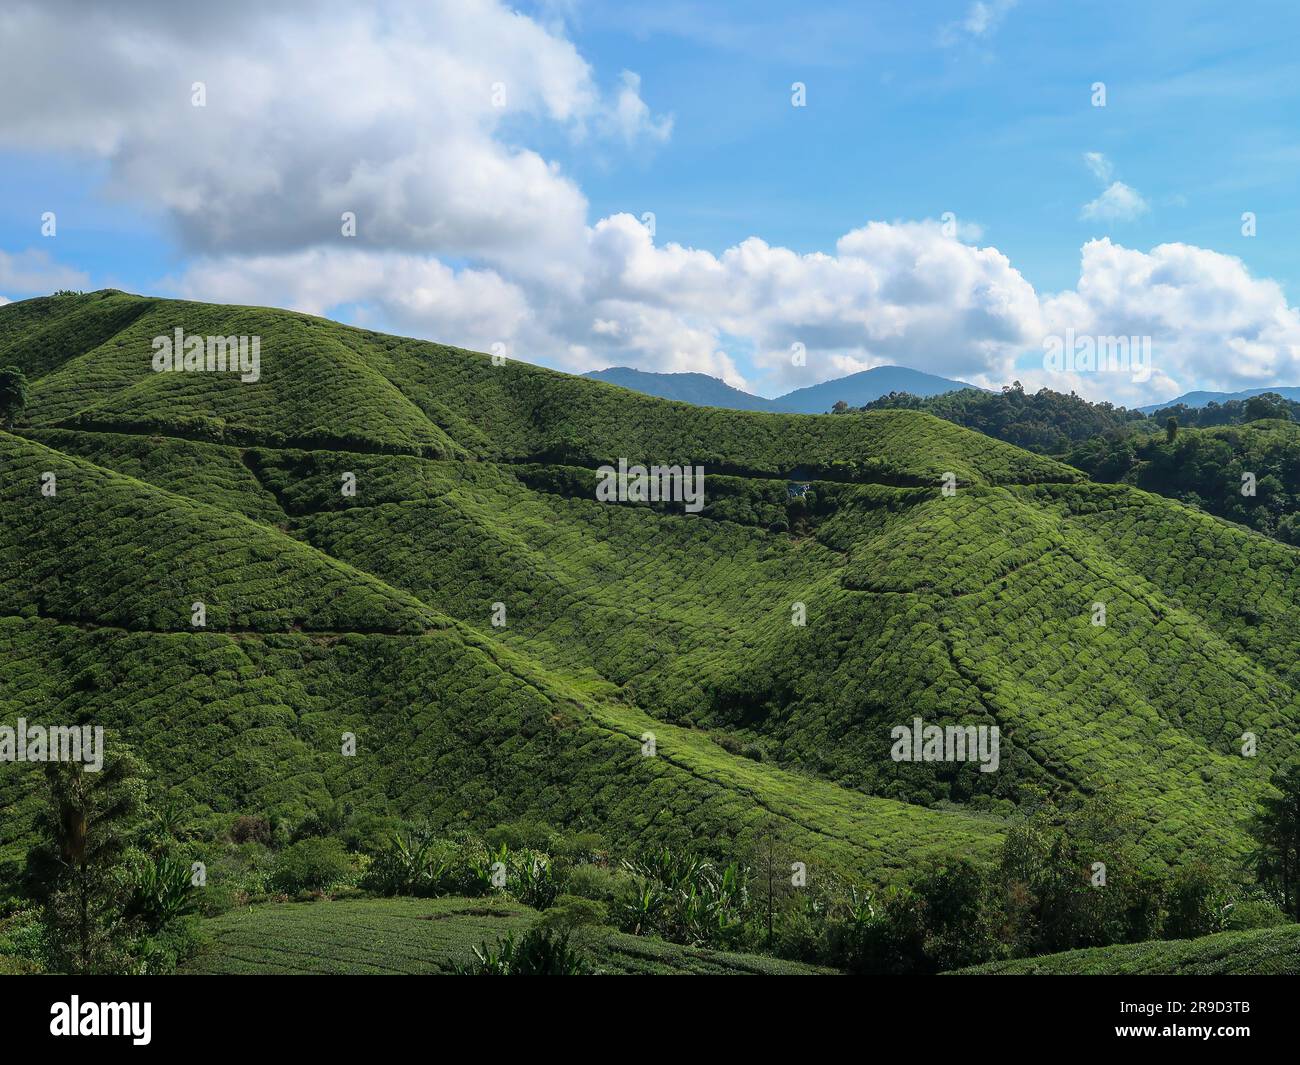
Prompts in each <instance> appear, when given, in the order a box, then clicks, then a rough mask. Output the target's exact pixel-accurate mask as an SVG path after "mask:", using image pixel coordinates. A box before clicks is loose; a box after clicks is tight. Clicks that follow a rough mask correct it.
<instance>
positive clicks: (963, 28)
mask: <svg viewBox="0 0 1300 1065" xmlns="http://www.w3.org/2000/svg"><path fill="white" fill-rule="evenodd" d="M1016 2H1017V0H974V3H972V4H971V5H970V7H968V8H967V9H966V14H965V16H964V17H963V18H961V19H959V20H958V21H956V22H950V23H948V24H947V25H946V26H944V27H943V29H942V30H940V31H939V41H940V43H941V44H944V45H951V44H956V43H957V42H959V41H961V40H962V39H963V38H966V39H975V40H982V39H984V38H987V37H991V36H992V35H993V32H994V31H995V30H996V29H997V28H998V26H999V25H1001V23H1002V20H1003V19H1004V18H1006V16H1007V13H1008V12H1010V11H1011V9H1012V8H1013V7H1015V6H1016Z"/></svg>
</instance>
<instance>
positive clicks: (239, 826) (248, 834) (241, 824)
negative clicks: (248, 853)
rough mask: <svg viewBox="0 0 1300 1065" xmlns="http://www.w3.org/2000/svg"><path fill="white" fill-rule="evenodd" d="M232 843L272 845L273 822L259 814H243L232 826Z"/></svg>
mask: <svg viewBox="0 0 1300 1065" xmlns="http://www.w3.org/2000/svg"><path fill="white" fill-rule="evenodd" d="M230 841H231V842H232V843H260V844H262V845H263V846H266V847H269V846H270V845H271V822H270V821H268V820H267V819H266V818H265V817H261V816H259V815H258V814H241V815H240V816H239V817H236V818H235V823H234V824H233V825H231V826H230Z"/></svg>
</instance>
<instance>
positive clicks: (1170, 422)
mask: <svg viewBox="0 0 1300 1065" xmlns="http://www.w3.org/2000/svg"><path fill="white" fill-rule="evenodd" d="M1177 437H1178V419H1177V418H1175V417H1174V416H1173V415H1172V414H1171V415H1169V418H1168V419H1167V420H1166V421H1165V439H1166V440H1167V441H1169V443H1171V444H1172V443H1173V442H1174V440H1175V439H1176V438H1177Z"/></svg>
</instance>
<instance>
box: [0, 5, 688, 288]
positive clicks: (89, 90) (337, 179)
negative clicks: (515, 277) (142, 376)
mask: <svg viewBox="0 0 1300 1065" xmlns="http://www.w3.org/2000/svg"><path fill="white" fill-rule="evenodd" d="M301 6H302V7H303V13H302V17H293V18H286V17H285V16H284V13H283V10H282V8H281V6H279V5H264V4H253V3H249V2H245V0H239V2H235V3H231V4H223V5H207V6H206V9H205V10H192V9H190V8H189V7H184V6H182V5H164V4H160V3H159V4H152V3H150V4H141V5H136V6H133V7H128V8H122V9H115V10H109V9H106V8H97V7H86V6H85V5H81V4H75V3H69V2H67V0H48V2H45V0H42V2H41V3H40V4H36V3H26V4H23V3H19V4H16V5H8V6H7V7H6V10H5V12H4V13H3V14H0V51H2V52H3V54H4V55H5V63H4V64H2V65H0V98H4V99H20V98H21V99H23V100H24V106H23V107H22V108H5V109H3V111H2V112H0V146H4V147H16V148H20V149H23V150H28V151H31V150H46V151H56V152H61V153H71V154H73V155H77V156H86V155H89V156H92V157H95V158H97V159H102V160H104V161H105V162H106V163H107V173H108V191H109V192H110V193H114V194H116V195H118V196H121V197H129V198H131V199H133V200H143V201H145V202H147V203H149V204H150V205H154V206H157V207H158V208H161V210H162V211H163V212H164V213H165V215H166V216H167V217H168V218H169V219H170V220H171V221H172V222H173V223H174V226H175V229H176V232H177V233H178V234H179V236H180V237H181V239H182V241H183V243H184V245H185V247H186V249H187V250H189V251H190V252H192V253H198V254H215V253H225V252H244V253H253V252H270V251H287V250H294V249H297V248H301V247H305V246H309V245H313V244H320V245H324V244H329V243H334V242H338V241H340V240H342V239H343V238H342V237H341V236H340V215H341V213H342V212H344V211H352V212H355V213H356V215H357V235H356V238H355V241H356V243H357V244H358V245H361V246H363V247H366V248H394V249H404V250H417V249H418V250H420V251H422V252H426V253H429V252H432V253H436V254H441V255H446V256H455V257H467V256H468V257H478V258H481V259H484V260H488V261H498V260H500V261H505V260H507V259H514V260H516V268H519V267H520V263H519V262H518V261H517V260H520V259H521V258H523V257H524V253H523V252H522V251H521V249H525V248H526V249H528V251H527V257H528V258H529V259H531V260H532V261H534V262H536V263H545V262H546V261H547V260H548V259H549V258H551V257H554V256H555V255H557V254H564V253H565V250H566V249H565V248H564V242H565V241H566V240H568V239H570V238H572V237H573V236H574V235H575V234H580V233H581V230H582V226H583V223H584V221H585V213H586V206H587V205H586V200H585V197H584V196H583V195H582V193H581V191H580V190H579V189H578V188H577V186H576V185H575V184H574V183H573V182H572V181H571V180H570V179H569V178H567V177H566V176H565V175H564V174H562V173H561V172H560V170H559V168H558V167H557V166H556V165H554V164H553V163H550V162H547V161H546V160H545V159H543V158H542V157H541V156H540V155H539V154H538V153H537V152H535V151H533V150H530V149H529V148H528V147H526V146H525V144H523V143H520V142H521V141H526V139H527V136H528V135H529V131H531V130H540V129H543V128H550V129H551V130H558V131H559V132H560V133H561V134H562V135H567V136H569V137H571V138H574V139H575V140H582V139H584V138H588V137H590V136H591V135H592V134H593V133H595V134H598V135H601V136H609V137H613V138H616V139H617V140H618V141H620V142H624V143H631V142H635V141H638V140H641V139H642V138H645V139H648V140H650V141H652V142H653V141H662V140H664V139H665V138H666V137H667V136H668V135H669V132H670V130H671V120H669V119H666V118H658V117H655V116H654V115H653V114H652V112H651V110H650V108H649V107H648V106H647V105H646V104H645V102H644V101H643V100H642V99H641V96H640V79H639V77H638V76H637V75H636V74H634V73H632V72H627V73H625V74H624V75H623V78H622V80H621V82H620V85H619V87H618V89H617V91H616V93H615V94H614V96H613V98H612V99H609V98H607V97H606V96H605V94H603V93H602V92H601V91H600V89H599V88H598V86H597V84H596V82H595V80H594V75H593V72H592V70H591V68H590V66H589V65H588V63H587V62H586V61H585V60H584V59H583V58H582V56H581V55H580V54H579V53H578V51H577V49H576V48H575V47H574V45H573V44H572V43H571V42H570V41H568V40H566V39H565V38H564V37H563V36H561V35H560V33H561V30H560V28H559V27H556V29H555V30H553V31H552V30H547V29H545V28H543V27H542V26H541V25H539V24H538V23H537V22H535V21H533V20H532V19H529V18H527V17H525V16H524V15H521V14H519V13H517V12H515V11H512V10H510V8H508V7H506V6H505V5H504V4H503V3H500V2H498V0H434V2H429V3H424V2H416V0H386V2H384V3H381V4H376V5H366V6H358V5H353V4H349V3H345V2H343V0H333V2H328V3H322V4H319V5H301ZM160 71H166V73H165V74H160ZM51 72H57V76H52V74H51ZM193 82H203V83H204V86H205V91H206V106H204V107H194V106H192V102H191V84H192V83H193ZM33 84H39V85H41V86H42V91H41V92H40V93H32V92H31V91H30V87H31V85H33ZM499 105H500V106H499ZM507 131H508V133H507ZM539 268H540V267H539Z"/></svg>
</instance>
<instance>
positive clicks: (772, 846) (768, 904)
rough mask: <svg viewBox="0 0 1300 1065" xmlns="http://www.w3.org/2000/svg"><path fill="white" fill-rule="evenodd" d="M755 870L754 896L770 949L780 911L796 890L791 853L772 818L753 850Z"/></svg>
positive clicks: (761, 827) (764, 825) (760, 828)
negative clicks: (793, 883)
mask: <svg viewBox="0 0 1300 1065" xmlns="http://www.w3.org/2000/svg"><path fill="white" fill-rule="evenodd" d="M752 859H753V869H754V897H756V898H757V900H758V904H759V908H760V912H761V914H762V917H763V923H764V926H765V928H766V933H767V938H766V940H765V942H766V943H767V945H768V946H769V947H770V946H771V945H772V937H773V935H774V929H773V924H774V921H775V918H776V912H777V910H779V909H780V908H781V906H782V905H783V903H784V902H785V900H786V898H787V897H788V896H789V895H790V893H791V891H792V890H793V885H792V884H791V880H790V877H791V874H792V868H791V867H792V865H793V862H792V861H791V855H790V850H789V848H788V847H787V846H786V844H785V841H784V840H783V839H782V838H781V834H780V825H779V823H778V822H776V821H775V820H772V819H770V818H769V819H768V820H765V821H764V822H763V823H762V825H760V826H759V829H758V832H757V833H756V835H755V839H754V845H753V850H752Z"/></svg>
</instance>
